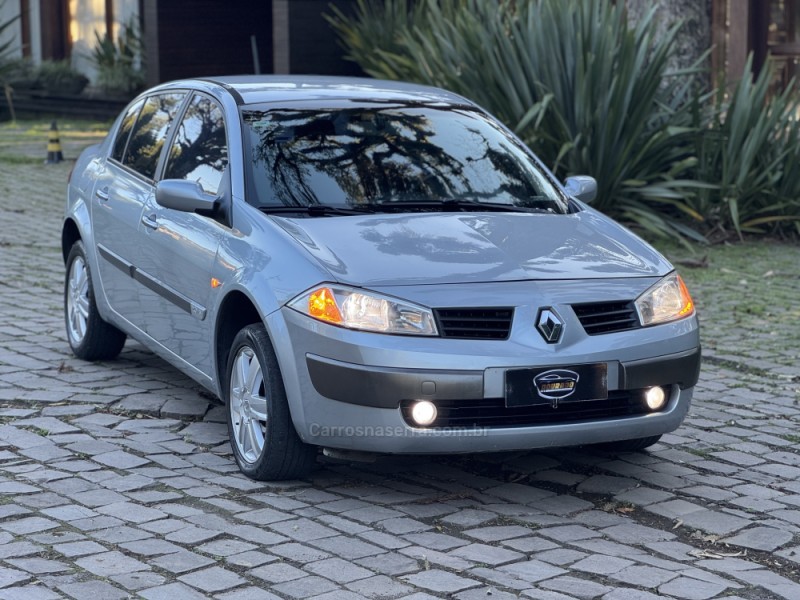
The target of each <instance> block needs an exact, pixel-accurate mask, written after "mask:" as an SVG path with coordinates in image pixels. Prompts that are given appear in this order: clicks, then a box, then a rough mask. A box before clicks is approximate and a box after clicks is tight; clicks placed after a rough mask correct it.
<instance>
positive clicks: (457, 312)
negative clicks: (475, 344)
mask: <svg viewBox="0 0 800 600" xmlns="http://www.w3.org/2000/svg"><path fill="white" fill-rule="evenodd" d="M433 312H434V314H435V315H436V325H437V326H438V327H439V334H440V335H441V336H442V337H449V338H461V339H475V340H506V339H508V334H509V333H510V332H511V321H512V319H513V317H514V309H513V308H437V309H434V311H433Z"/></svg>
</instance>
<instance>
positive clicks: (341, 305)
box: [289, 285, 438, 335]
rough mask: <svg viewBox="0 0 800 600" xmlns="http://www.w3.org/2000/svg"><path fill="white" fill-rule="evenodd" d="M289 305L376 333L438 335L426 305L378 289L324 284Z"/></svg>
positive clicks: (353, 327) (343, 325) (340, 323)
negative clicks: (413, 302) (377, 292)
mask: <svg viewBox="0 0 800 600" xmlns="http://www.w3.org/2000/svg"><path fill="white" fill-rule="evenodd" d="M289 307H290V308H293V309H294V310H296V311H298V312H301V313H303V314H304V315H308V316H309V317H312V318H314V319H317V320H319V321H324V322H326V323H332V324H333V325H339V326H340V327H347V328H348V329H360V330H362V331H374V332H377V333H394V334H403V335H438V332H437V330H436V323H435V321H434V319H433V313H431V311H430V310H428V309H427V308H423V307H421V306H417V305H416V304H411V303H410V302H405V301H403V300H398V299H397V298H390V297H388V296H383V295H381V294H376V293H375V292H367V291H364V290H359V289H353V288H348V287H344V286H340V285H323V286H320V287H317V288H314V289H313V290H310V291H308V292H305V293H303V294H301V295H300V296H298V297H297V298H295V299H294V300H292V301H291V302H289Z"/></svg>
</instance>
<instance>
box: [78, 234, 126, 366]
mask: <svg viewBox="0 0 800 600" xmlns="http://www.w3.org/2000/svg"><path fill="white" fill-rule="evenodd" d="M64 320H65V323H66V326H67V340H68V341H69V346H70V348H72V352H73V353H74V354H75V356H77V357H78V358H82V359H83V360H103V359H110V358H115V357H116V356H117V355H118V354H119V353H120V351H121V350H122V347H123V346H124V345H125V334H124V333H122V332H121V331H120V330H119V329H117V328H116V327H114V326H113V325H111V324H110V323H107V322H105V321H104V320H103V318H102V317H101V316H100V313H99V312H98V311H97V303H96V302H95V296H94V286H93V284H92V275H91V273H90V272H89V263H88V261H87V260H86V250H85V248H84V247H83V242H80V241H77V242H75V243H74V244H73V245H72V248H70V251H69V255H68V256H67V277H66V280H65V282H64Z"/></svg>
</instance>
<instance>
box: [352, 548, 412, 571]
mask: <svg viewBox="0 0 800 600" xmlns="http://www.w3.org/2000/svg"><path fill="white" fill-rule="evenodd" d="M356 563H358V564H359V565H361V566H363V567H366V568H368V569H370V570H372V571H375V572H377V573H381V574H383V575H389V576H390V577H393V576H397V575H407V574H408V573H414V572H416V571H418V570H419V569H420V566H419V561H418V560H417V559H415V558H411V557H408V556H404V555H402V554H399V553H396V552H386V553H384V554H379V555H377V556H368V557H366V558H361V559H359V560H357V561H356Z"/></svg>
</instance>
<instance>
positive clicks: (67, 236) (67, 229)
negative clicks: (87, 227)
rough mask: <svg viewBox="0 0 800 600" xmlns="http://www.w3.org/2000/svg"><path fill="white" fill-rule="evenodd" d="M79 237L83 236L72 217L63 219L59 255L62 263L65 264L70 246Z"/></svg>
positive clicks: (79, 238)
mask: <svg viewBox="0 0 800 600" xmlns="http://www.w3.org/2000/svg"><path fill="white" fill-rule="evenodd" d="M81 239H83V238H82V237H81V232H80V229H78V225H77V224H76V223H75V221H73V220H72V219H67V220H66V221H64V226H63V227H62V228H61V257H62V258H63V259H64V264H67V257H68V256H69V250H70V248H72V246H73V244H75V242H77V241H78V240H81Z"/></svg>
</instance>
